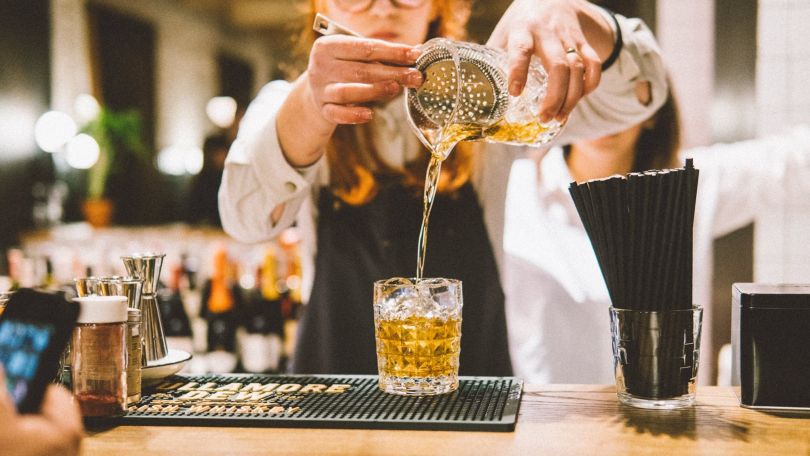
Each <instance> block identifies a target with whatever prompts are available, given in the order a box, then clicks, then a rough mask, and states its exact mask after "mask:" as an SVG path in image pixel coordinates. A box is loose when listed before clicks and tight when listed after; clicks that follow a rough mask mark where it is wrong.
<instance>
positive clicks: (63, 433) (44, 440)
mask: <svg viewBox="0 0 810 456" xmlns="http://www.w3.org/2000/svg"><path fill="white" fill-rule="evenodd" d="M81 439H82V417H81V414H80V413H79V408H78V406H77V405H76V402H75V400H74V399H73V396H71V395H70V393H68V392H67V390H65V389H64V388H62V387H61V386H56V385H49V386H48V389H47V390H45V397H44V398H43V401H42V409H41V411H40V413H39V414H32V415H20V414H18V413H17V410H16V408H15V406H14V403H13V402H12V400H11V396H9V395H8V393H7V392H6V379H5V375H4V374H3V373H2V368H0V448H2V454H4V455H51V454H59V455H68V456H69V455H75V454H79V444H80V443H81Z"/></svg>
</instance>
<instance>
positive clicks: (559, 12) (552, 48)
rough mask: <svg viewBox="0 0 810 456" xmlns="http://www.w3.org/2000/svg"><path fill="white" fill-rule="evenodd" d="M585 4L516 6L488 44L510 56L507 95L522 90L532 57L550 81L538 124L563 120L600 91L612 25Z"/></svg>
mask: <svg viewBox="0 0 810 456" xmlns="http://www.w3.org/2000/svg"><path fill="white" fill-rule="evenodd" d="M597 8H598V7H596V6H594V5H592V4H590V3H588V2H587V1H584V0H515V1H514V2H513V3H512V4H511V5H510V6H509V8H508V9H507V10H506V13H504V15H503V17H502V18H501V20H500V21H499V22H498V25H497V26H496V27H495V31H493V33H492V36H491V37H490V39H489V42H488V43H487V44H488V45H490V46H495V47H499V48H502V49H506V50H507V53H508V55H509V93H510V94H511V95H513V96H517V95H519V94H520V93H521V92H522V91H523V88H524V87H525V85H526V77H527V74H528V70H529V62H530V59H531V57H532V56H533V55H534V56H537V57H538V58H539V59H540V61H541V62H542V64H543V67H544V68H545V69H546V71H547V72H548V75H549V79H548V91H547V94H546V97H545V99H544V100H543V104H542V106H541V110H540V119H541V121H544V122H547V121H549V120H551V119H557V120H563V119H565V118H566V117H568V115H569V114H571V111H572V110H573V109H574V106H575V105H576V103H577V102H578V101H579V100H580V99H581V98H582V97H584V96H585V95H587V94H589V93H591V92H592V91H593V90H594V89H596V87H597V85H599V79H600V75H601V72H602V70H601V65H602V61H604V60H605V59H607V57H608V56H609V55H610V53H611V51H612V50H613V44H614V35H613V29H612V28H611V25H610V24H609V23H608V22H607V20H606V19H605V17H604V15H603V14H602V13H601V12H600V11H598V10H597Z"/></svg>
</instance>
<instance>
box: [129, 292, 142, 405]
mask: <svg viewBox="0 0 810 456" xmlns="http://www.w3.org/2000/svg"><path fill="white" fill-rule="evenodd" d="M142 358H143V336H142V335H141V311H140V310H138V309H133V308H132V307H130V308H128V309H127V404H132V403H135V402H138V401H139V400H141V365H142V363H143V359H142Z"/></svg>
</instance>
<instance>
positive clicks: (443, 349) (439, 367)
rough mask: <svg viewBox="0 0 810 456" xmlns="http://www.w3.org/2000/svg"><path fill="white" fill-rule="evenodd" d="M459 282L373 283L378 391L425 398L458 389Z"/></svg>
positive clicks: (413, 280)
mask: <svg viewBox="0 0 810 456" xmlns="http://www.w3.org/2000/svg"><path fill="white" fill-rule="evenodd" d="M462 305H463V303H462V293H461V282H460V281H458V280H453V279H421V280H418V281H417V280H415V279H406V278H394V279H388V280H381V281H377V282H375V283H374V331H375V336H376V345H377V367H378V370H379V374H380V389H381V390H383V391H385V392H386V393H392V394H401V395H407V396H429V395H435V394H444V393H449V392H452V391H455V390H456V388H458V365H459V353H460V352H461V308H462Z"/></svg>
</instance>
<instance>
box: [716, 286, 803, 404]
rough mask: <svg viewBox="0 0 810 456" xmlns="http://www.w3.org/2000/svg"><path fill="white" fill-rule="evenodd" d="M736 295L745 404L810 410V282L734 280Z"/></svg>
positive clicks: (734, 327)
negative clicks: (802, 283) (768, 282)
mask: <svg viewBox="0 0 810 456" xmlns="http://www.w3.org/2000/svg"><path fill="white" fill-rule="evenodd" d="M732 294H733V297H732V304H731V318H732V321H731V342H732V347H733V353H734V356H733V365H732V375H733V377H732V381H733V383H734V384H735V385H740V405H742V406H743V407H750V408H758V409H759V408H762V409H774V410H808V411H810V285H788V284H784V285H768V284H757V283H735V284H734V285H733V287H732Z"/></svg>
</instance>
